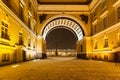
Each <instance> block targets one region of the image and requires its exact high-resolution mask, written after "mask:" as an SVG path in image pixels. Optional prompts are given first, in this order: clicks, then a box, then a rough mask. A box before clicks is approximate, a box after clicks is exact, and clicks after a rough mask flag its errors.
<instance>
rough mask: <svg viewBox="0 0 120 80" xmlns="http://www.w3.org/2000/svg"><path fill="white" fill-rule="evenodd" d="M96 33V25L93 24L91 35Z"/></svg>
mask: <svg viewBox="0 0 120 80" xmlns="http://www.w3.org/2000/svg"><path fill="white" fill-rule="evenodd" d="M96 32H97V24H96V23H95V24H94V25H93V34H95V33H96Z"/></svg>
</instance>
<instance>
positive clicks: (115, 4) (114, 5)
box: [112, 0, 120, 7]
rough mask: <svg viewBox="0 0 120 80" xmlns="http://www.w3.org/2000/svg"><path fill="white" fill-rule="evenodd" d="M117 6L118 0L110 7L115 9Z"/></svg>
mask: <svg viewBox="0 0 120 80" xmlns="http://www.w3.org/2000/svg"><path fill="white" fill-rule="evenodd" d="M118 5H120V0H117V1H116V2H115V3H114V4H113V5H112V6H113V7H117V6H118Z"/></svg>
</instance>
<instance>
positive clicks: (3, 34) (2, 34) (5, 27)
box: [1, 21, 10, 40]
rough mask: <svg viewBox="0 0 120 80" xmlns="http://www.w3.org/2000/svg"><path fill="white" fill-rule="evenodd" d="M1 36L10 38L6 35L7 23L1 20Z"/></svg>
mask: <svg viewBox="0 0 120 80" xmlns="http://www.w3.org/2000/svg"><path fill="white" fill-rule="evenodd" d="M1 32H2V33H1V38H4V39H7V40H10V38H9V35H8V24H7V23H5V22H4V21H2V31H1Z"/></svg>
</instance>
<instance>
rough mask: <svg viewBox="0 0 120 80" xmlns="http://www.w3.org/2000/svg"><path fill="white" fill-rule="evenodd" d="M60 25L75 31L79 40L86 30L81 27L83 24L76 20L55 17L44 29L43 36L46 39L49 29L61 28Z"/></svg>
mask: <svg viewBox="0 0 120 80" xmlns="http://www.w3.org/2000/svg"><path fill="white" fill-rule="evenodd" d="M60 27H62V28H66V29H68V30H70V31H71V32H74V34H76V36H77V39H78V40H81V39H83V36H84V31H83V29H82V28H81V26H80V25H79V24H78V23H77V22H76V21H74V20H72V19H71V18H66V17H59V18H55V19H53V20H51V21H50V22H48V23H47V24H46V25H45V27H44V29H43V33H42V35H43V38H44V39H45V38H46V36H47V34H48V33H49V31H51V30H52V29H54V28H60Z"/></svg>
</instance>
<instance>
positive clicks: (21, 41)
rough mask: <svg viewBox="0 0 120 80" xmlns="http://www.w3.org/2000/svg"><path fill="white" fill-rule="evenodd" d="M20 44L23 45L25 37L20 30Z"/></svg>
mask: <svg viewBox="0 0 120 80" xmlns="http://www.w3.org/2000/svg"><path fill="white" fill-rule="evenodd" d="M19 45H23V38H22V33H21V32H19Z"/></svg>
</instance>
